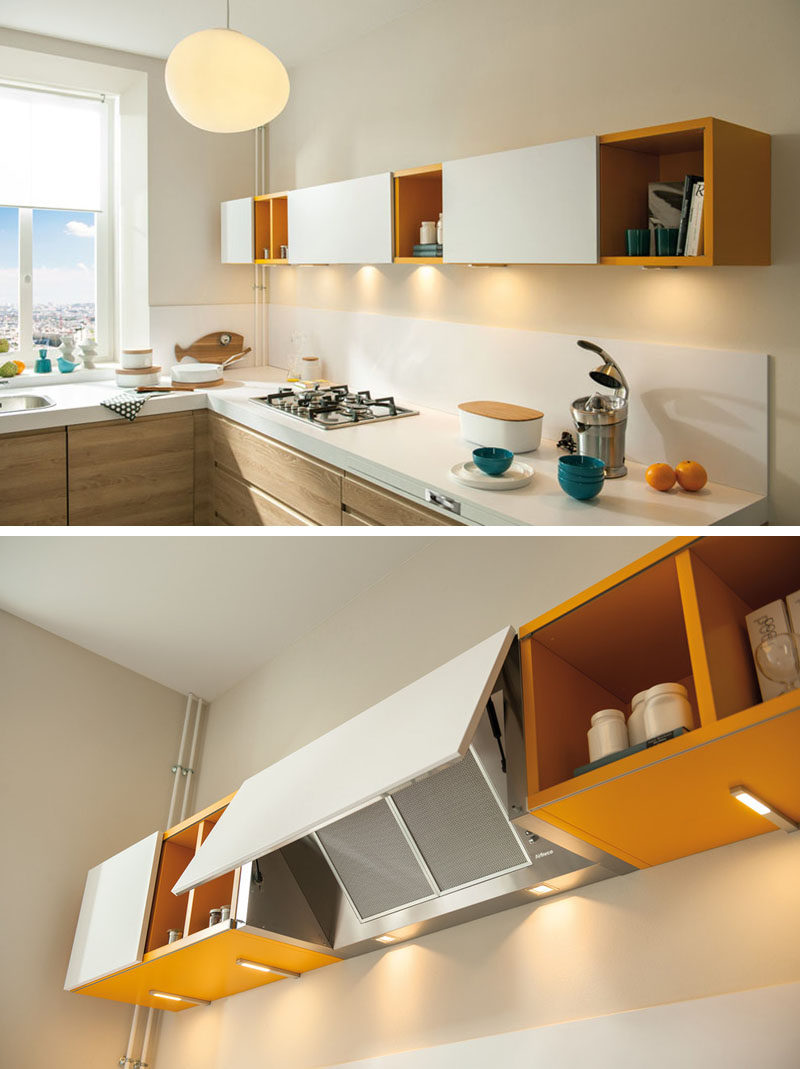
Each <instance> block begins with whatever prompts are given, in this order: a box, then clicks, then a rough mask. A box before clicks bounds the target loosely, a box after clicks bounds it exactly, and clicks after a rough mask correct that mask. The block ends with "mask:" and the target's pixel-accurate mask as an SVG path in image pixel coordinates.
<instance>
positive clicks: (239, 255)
mask: <svg viewBox="0 0 800 1069" xmlns="http://www.w3.org/2000/svg"><path fill="white" fill-rule="evenodd" d="M220 209H221V221H222V263H224V264H251V263H252V262H253V198H252V197H241V198H240V199H239V200H225V201H223V202H222V204H221V205H220Z"/></svg>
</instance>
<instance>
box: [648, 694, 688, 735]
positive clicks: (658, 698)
mask: <svg viewBox="0 0 800 1069" xmlns="http://www.w3.org/2000/svg"><path fill="white" fill-rule="evenodd" d="M642 722H643V726H644V737H645V739H654V738H656V736H658V735H664V734H666V733H667V732H668V731H675V729H676V728H686V729H687V731H691V729H692V707H691V705H690V704H689V696H688V692H687V690H686V687H684V686H682V685H681V684H680V683H659V684H657V686H655V687H651V688H650V689H649V690H648V691H647V696H646V698H645V701H644V713H643V719H642Z"/></svg>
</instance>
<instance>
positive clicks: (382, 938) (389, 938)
mask: <svg viewBox="0 0 800 1069" xmlns="http://www.w3.org/2000/svg"><path fill="white" fill-rule="evenodd" d="M375 942H376V943H394V942H396V939H395V937H394V936H393V935H376V936H375Z"/></svg>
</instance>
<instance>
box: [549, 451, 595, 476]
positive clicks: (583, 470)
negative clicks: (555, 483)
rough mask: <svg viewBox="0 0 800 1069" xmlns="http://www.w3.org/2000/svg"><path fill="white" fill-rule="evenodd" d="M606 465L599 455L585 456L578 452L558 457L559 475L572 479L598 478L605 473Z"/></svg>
mask: <svg viewBox="0 0 800 1069" xmlns="http://www.w3.org/2000/svg"><path fill="white" fill-rule="evenodd" d="M605 470H606V469H605V465H604V464H603V461H602V460H600V459H599V458H598V457H583V456H579V455H578V454H577V453H572V454H570V455H569V456H564V457H559V458H558V472H559V475H560V474H561V473H562V472H563V473H564V475H565V477H568V478H572V479H590V480H593V479H597V478H601V479H602V478H603V477H604V475H605Z"/></svg>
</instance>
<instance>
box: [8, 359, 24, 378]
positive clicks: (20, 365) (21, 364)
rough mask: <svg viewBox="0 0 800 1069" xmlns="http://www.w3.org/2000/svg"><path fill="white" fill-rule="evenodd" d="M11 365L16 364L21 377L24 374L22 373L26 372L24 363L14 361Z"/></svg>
mask: <svg viewBox="0 0 800 1069" xmlns="http://www.w3.org/2000/svg"><path fill="white" fill-rule="evenodd" d="M11 363H12V364H16V365H17V372H18V373H19V374H20V375H21V374H22V372H23V371H24V370H25V365H24V364H23V362H22V361H21V360H12V361H11Z"/></svg>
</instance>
